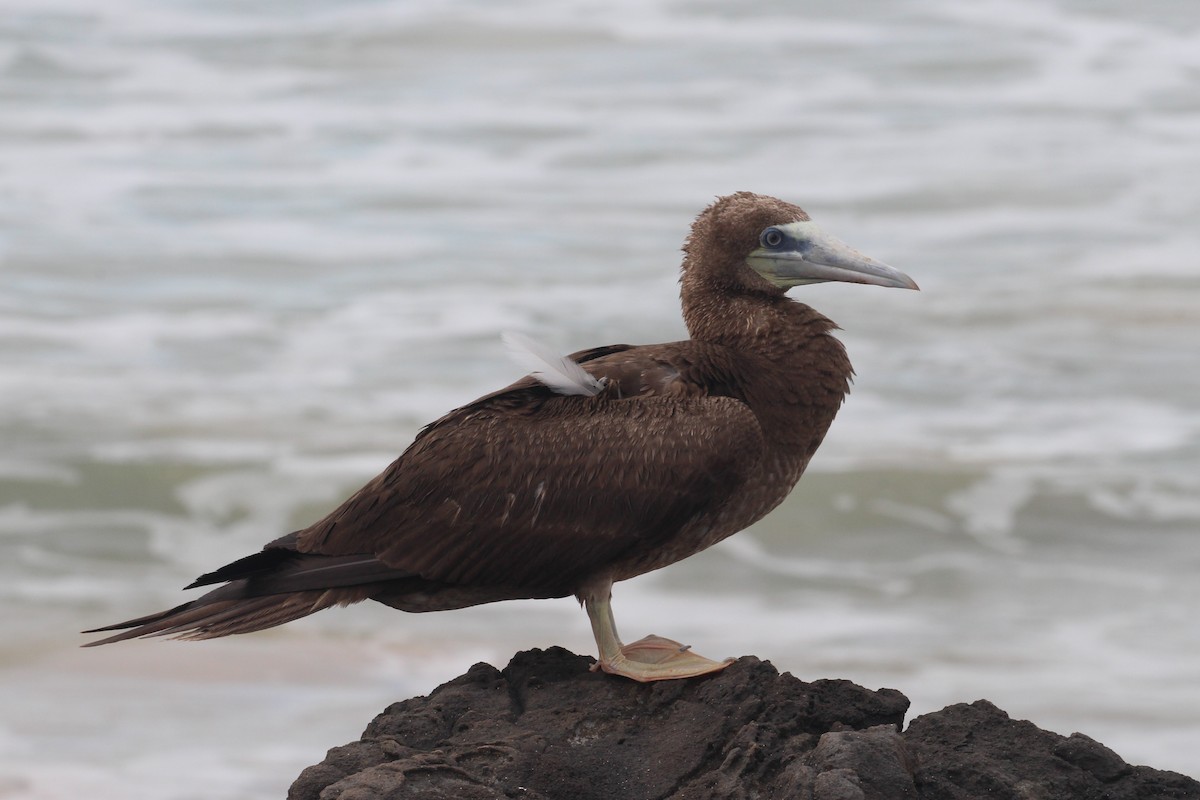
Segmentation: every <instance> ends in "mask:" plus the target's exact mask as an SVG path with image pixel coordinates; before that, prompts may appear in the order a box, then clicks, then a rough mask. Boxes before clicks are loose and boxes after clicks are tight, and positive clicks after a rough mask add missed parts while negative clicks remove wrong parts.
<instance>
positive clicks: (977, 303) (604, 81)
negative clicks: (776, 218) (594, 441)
mask: <svg viewBox="0 0 1200 800" xmlns="http://www.w3.org/2000/svg"><path fill="white" fill-rule="evenodd" d="M2 7H3V14H0V143H2V146H0V437H2V439H0V441H2V442H3V447H2V448H0V600H2V601H3V604H4V614H3V618H2V619H3V623H2V624H3V636H2V637H0V797H2V798H10V797H11V798H38V799H39V800H57V799H58V798H68V797H77V796H80V795H81V794H87V795H88V796H92V797H122V798H135V799H138V798H146V799H147V800H149V799H150V798H154V800H185V798H214V797H219V798H267V797H281V796H282V795H283V794H284V793H285V791H286V787H287V785H288V783H289V782H290V781H291V779H292V778H293V777H294V776H295V775H296V774H297V773H298V772H299V770H300V769H301V768H302V767H304V766H306V765H308V764H311V763H315V762H316V761H319V760H320V759H321V758H322V757H323V755H324V751H325V750H326V749H327V748H328V747H331V746H334V745H337V744H341V743H343V742H345V741H348V740H350V739H353V738H355V737H357V736H358V735H359V733H360V732H361V729H362V728H363V727H364V725H365V724H366V722H367V721H368V720H369V719H370V717H371V716H372V715H373V714H374V713H376V712H377V711H379V710H381V709H382V708H383V707H384V706H386V705H387V704H388V703H389V702H391V701H393V700H396V699H401V698H404V697H408V696H411V695H414V694H418V693H427V692H428V691H429V690H431V689H432V688H433V687H434V686H436V685H437V684H438V683H440V682H442V681H444V680H447V679H449V678H451V677H453V676H455V675H457V674H459V673H461V672H462V671H464V670H465V669H466V668H468V667H469V666H470V665H471V664H472V663H474V662H476V661H480V660H486V661H489V662H491V663H494V664H497V665H503V663H504V662H505V661H506V660H507V658H508V657H509V656H510V655H511V654H512V653H513V652H515V651H516V650H519V649H526V648H529V647H546V646H549V645H553V644H560V645H563V646H566V647H570V648H572V649H574V650H576V651H577V652H585V653H587V652H591V650H592V648H593V644H592V642H591V637H590V634H589V632H588V627H587V623H586V619H585V617H584V615H583V614H582V613H581V612H580V611H579V609H578V608H577V607H576V605H575V604H574V602H573V601H570V600H561V601H540V602H525V603H508V604H497V605H492V606H485V607H480V608H476V609H469V610H464V611H458V612H452V613H443V614H433V615H425V616H416V615H404V614H400V613H397V612H393V611H390V610H388V609H384V608H375V607H366V606H359V607H355V608H353V609H350V610H339V611H327V612H324V613H322V614H319V615H317V616H315V617H311V618H309V619H307V620H304V621H301V622H298V623H295V624H293V625H289V626H286V627H284V628H281V629H277V630H274V631H270V632H264V633H262V634H256V635H253V636H248V637H236V638H234V639H231V640H221V641H214V642H205V643H198V644H191V643H175V642H163V641H151V642H136V643H129V644H125V645H121V646H117V647H109V648H101V649H98V650H85V651H81V650H79V649H77V645H78V644H79V643H80V642H81V641H84V640H85V637H81V636H79V635H78V634H77V633H76V631H78V630H80V629H82V628H87V627H94V626H96V625H100V624H104V623H107V622H112V621H114V620H117V619H123V618H126V617H129V616H133V615H137V614H142V613H147V612H150V611H154V610H158V609H160V608H164V607H166V606H168V605H174V604H176V603H178V602H181V601H182V599H184V597H185V595H181V594H180V593H179V591H178V589H179V587H180V586H182V585H184V584H186V583H188V582H189V581H190V580H191V579H192V578H194V577H195V576H196V575H198V574H200V573H201V572H204V571H207V570H209V569H211V568H213V567H215V566H218V565H220V564H222V563H225V562H226V561H229V560H232V559H234V558H237V557H239V556H242V555H245V554H247V553H249V552H251V551H253V550H255V549H257V548H258V547H260V546H261V545H262V543H264V542H265V541H267V540H269V539H271V538H273V537H275V536H277V535H279V534H280V533H283V532H286V531H288V530H292V529H293V528H295V527H298V526H301V525H304V524H306V523H307V522H311V521H312V520H314V519H315V518H317V517H318V516H319V515H320V514H322V513H323V512H324V511H326V510H328V509H329V508H331V507H332V506H333V505H334V504H335V503H336V502H338V501H339V500H340V499H341V498H342V497H344V496H345V495H346V494H348V493H349V492H351V491H352V490H354V489H356V488H357V487H358V486H359V485H361V483H362V482H364V481H365V480H367V479H368V478H370V477H371V476H373V475H374V474H375V473H376V472H378V471H379V470H380V469H382V468H383V467H384V466H385V465H386V464H387V463H389V462H390V461H391V460H392V458H394V457H395V455H396V454H397V453H399V452H400V451H401V450H402V449H403V448H404V447H405V446H406V445H407V444H408V442H409V441H410V440H411V437H412V436H413V434H414V433H415V432H416V430H417V429H418V428H419V427H420V426H421V425H422V424H424V423H425V422H428V421H429V420H431V419H433V418H435V417H437V416H438V415H440V414H441V413H442V412H444V411H446V410H448V409H449V408H451V407H453V406H455V405H458V404H461V403H463V402H466V401H469V400H471V399H473V398H474V397H475V396H477V395H479V394H481V393H483V392H486V391H488V390H490V389H493V388H495V387H497V386H499V385H503V384H504V383H506V382H508V381H510V380H512V379H514V378H515V377H517V375H518V374H519V372H520V370H519V369H518V368H517V367H515V366H513V365H512V364H511V362H509V361H508V360H507V359H506V358H505V356H504V351H503V347H502V345H501V343H500V339H499V334H500V332H501V331H504V330H509V329H512V330H520V331H524V332H526V333H528V334H530V335H532V336H534V337H536V338H538V339H539V340H542V341H545V342H548V343H551V344H553V345H554V346H556V347H558V348H559V349H561V350H562V351H563V352H568V351H571V350H575V349H579V348H582V347H586V346H590V345H596V344H602V343H611V342H652V341H661V340H671V339H677V338H681V337H682V336H684V335H685V334H684V331H683V327H682V324H681V322H680V319H679V311H678V300H677V288H676V285H675V281H676V270H677V266H678V259H679V253H678V248H679V244H680V243H681V241H682V238H683V236H684V235H685V234H686V231H687V227H688V224H689V223H690V221H691V219H692V217H693V216H694V215H695V214H696V213H697V212H698V211H699V210H700V209H701V208H702V207H703V206H704V205H706V204H707V203H708V202H710V200H711V199H712V198H713V197H714V196H716V195H719V194H723V193H727V192H729V191H735V190H739V189H749V190H753V191H758V192H762V193H768V194H775V195H778V196H780V197H784V198H786V199H789V200H792V201H794V202H798V203H800V204H801V205H803V206H805V207H806V208H807V209H808V210H809V212H810V213H811V214H812V216H813V217H814V218H815V219H817V220H818V221H819V222H821V223H822V224H823V225H824V226H825V227H826V228H827V229H829V230H831V231H833V232H835V233H836V234H837V235H839V236H840V237H841V238H843V239H846V240H847V241H849V242H851V243H852V244H853V245H854V246H856V247H858V248H859V249H862V250H863V251H864V252H868V253H870V254H872V255H874V256H875V257H877V258H880V259H881V260H884V261H887V262H889V263H891V264H894V265H895V266H897V267H899V268H901V269H903V270H905V271H906V272H908V273H909V274H911V275H912V276H913V277H914V278H915V279H916V280H917V281H918V282H919V283H920V284H921V287H922V291H921V292H920V293H916V292H899V291H896V292H893V291H884V290H880V289H875V288H865V287H857V286H845V285H834V286H817V287H809V288H805V289H800V290H795V291H794V292H793V294H794V295H795V296H796V297H797V298H799V299H803V300H804V301H806V302H809V303H811V304H812V305H814V306H816V307H818V308H819V309H821V310H822V311H823V312H825V313H826V314H828V315H829V316H831V317H832V318H833V319H835V320H837V321H838V322H839V323H840V324H841V325H842V327H843V328H844V331H843V334H842V338H843V340H844V341H845V342H846V344H847V346H848V348H849V350H850V353H851V357H852V358H853V360H854V362H855V365H856V367H857V370H858V378H857V381H856V384H855V388H854V391H853V394H852V395H851V397H850V398H849V400H848V402H847V404H846V406H845V408H844V409H843V411H842V413H841V415H840V416H839V418H838V420H837V422H836V423H835V424H834V427H833V430H832V431H831V433H830V436H829V437H828V439H827V440H826V442H825V444H824V445H823V447H822V450H821V452H820V453H819V454H818V456H817V458H816V459H815V460H814V462H813V464H812V467H811V468H810V472H809V474H808V475H806V476H805V478H804V479H803V480H802V481H801V484H800V487H799V488H798V489H797V490H796V492H795V493H794V494H793V496H792V498H790V499H789V501H788V502H787V503H786V504H785V505H784V506H783V507H782V508H780V509H779V510H777V511H776V512H775V513H774V514H773V515H772V516H770V517H768V518H767V519H766V520H764V521H763V522H761V523H760V524H758V525H756V526H755V527H754V528H752V529H751V530H749V531H747V532H745V533H743V534H740V535H738V536H736V537H734V538H732V539H730V540H728V541H727V542H725V543H723V544H722V545H719V546H717V547H715V548H713V549H712V550H710V551H708V552H706V553H704V554H701V555H699V556H697V557H694V558H693V559H690V560H688V561H687V562H684V563H682V564H679V565H676V566H674V567H672V568H670V569H668V570H663V571H661V572H659V573H654V574H651V575H648V576H644V577H642V578H639V579H636V580H634V581H629V582H627V583H625V584H620V585H618V587H617V591H616V595H615V598H614V603H615V609H616V613H617V616H618V618H619V619H620V621H621V625H622V631H623V632H624V633H625V635H626V638H627V639H633V638H637V637H639V636H641V635H643V634H645V633H648V632H651V631H653V632H656V633H660V634H664V635H670V636H672V637H673V638H677V639H681V640H683V641H688V642H691V643H692V644H694V645H695V647H696V649H697V650H698V651H700V652H703V653H705V654H707V655H710V656H714V657H719V656H725V655H738V654H743V653H752V654H755V655H758V656H760V657H762V658H766V659H770V660H771V661H772V662H773V663H775V664H776V665H777V666H778V667H779V668H780V669H781V670H788V671H791V672H793V673H795V674H796V675H798V676H800V677H802V678H805V679H815V678H822V677H840V678H849V679H851V680H854V681H857V682H859V683H863V684H864V685H867V686H869V687H873V688H875V687H881V686H889V687H894V688H897V689H900V690H901V691H903V692H905V693H906V694H907V695H908V696H909V697H910V698H911V699H912V700H913V710H912V715H914V716H915V715H917V714H921V713H925V712H929V711H933V710H936V709H938V708H941V707H942V706H944V705H946V704H949V703H953V702H960V701H972V700H975V699H978V698H981V697H985V698H988V699H990V700H992V701H993V702H995V703H997V704H998V705H1000V706H1001V707H1002V708H1004V709H1006V710H1008V711H1009V712H1010V713H1011V714H1012V715H1014V716H1016V717H1020V718H1026V719H1030V720H1033V721H1034V722H1036V723H1037V724H1039V725H1040V726H1042V727H1045V728H1049V729H1052V730H1055V731H1058V732H1060V733H1063V734H1069V733H1071V732H1072V731H1081V732H1084V733H1086V734H1088V735H1090V736H1092V737H1093V738H1095V739H1098V740H1100V741H1101V742H1104V743H1105V744H1106V745H1108V746H1110V747H1112V748H1113V749H1115V750H1116V751H1117V752H1118V753H1120V754H1121V755H1122V756H1123V757H1125V758H1126V759H1127V760H1129V761H1131V762H1133V763H1144V764H1149V765H1151V766H1155V767H1160V768H1166V769H1174V770H1178V771H1181V772H1184V773H1187V774H1190V775H1193V776H1198V777H1200V716H1198V715H1197V713H1196V712H1197V710H1198V709H1200V626H1198V625H1197V622H1196V620H1197V615H1198V613H1200V582H1198V581H1197V580H1196V575H1197V572H1198V567H1200V256H1198V255H1197V254H1198V253H1200V227H1198V226H1197V224H1196V219H1197V218H1200V180H1198V176H1200V149H1198V148H1197V146H1196V143H1197V142H1198V141H1200V80H1198V77H1197V76H1200V9H1197V8H1196V7H1195V4H1194V3H1189V2H1182V1H1180V0H1147V2H1143V3H1138V4H1130V3H1115V2H1081V1H1080V0H1057V1H1054V0H1044V1H1043V2H1033V0H1013V1H1010V0H1006V1H1005V2H990V1H989V0H983V1H982V2H976V3H971V4H963V3H955V2H949V0H917V1H916V2H912V3H905V4H894V3H887V2H882V0H870V1H869V2H866V3H858V4H854V5H853V6H848V5H846V4H842V3H832V2H809V3H804V4H793V3H782V2H757V3H747V4H739V5H738V6H737V7H736V8H732V7H730V5H729V4H724V3H715V2H668V1H667V0H638V1H637V2H632V0H617V1H616V2H614V0H608V2H604V3H596V2H584V1H583V0H571V1H570V2H549V1H548V0H528V1H527V2H516V3H506V4H502V5H498V4H494V3H484V2H470V1H469V0H444V1H443V2H437V3H420V4H418V3H401V2H384V1H383V0H358V1H357V2H332V0H305V2H302V3H295V2H269V3H258V4H243V3H236V2H230V1H228V0H211V1H210V2H200V0H190V1H189V2H178V3H171V4H165V3H154V2H150V1H149V0H112V1H111V2H106V3H104V4H96V3H90V2H84V1H83V0H4V2H3V3H2Z"/></svg>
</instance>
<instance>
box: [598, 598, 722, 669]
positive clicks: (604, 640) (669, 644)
mask: <svg viewBox="0 0 1200 800" xmlns="http://www.w3.org/2000/svg"><path fill="white" fill-rule="evenodd" d="M596 588H597V590H598V591H594V592H588V593H586V594H585V595H584V596H583V605H584V608H585V609H587V615H588V619H589V620H591V622H592V634H593V635H594V636H595V637H596V645H597V647H599V649H600V660H599V661H597V662H596V663H595V664H594V665H593V666H592V670H593V671H595V670H597V669H600V670H603V671H604V672H607V673H609V674H610V675H623V676H625V677H626V678H631V679H632V680H635V681H638V682H641V683H646V682H649V681H666V680H673V679H676V678H694V677H696V676H697V675H707V674H708V673H710V672H718V671H720V670H723V669H725V667H727V666H729V665H730V664H732V663H733V659H732V658H727V659H725V660H724V661H713V660H712V659H711V658H705V657H704V656H701V655H697V654H696V653H693V652H692V651H691V649H690V646H689V645H684V644H680V643H679V642H676V641H672V640H671V639H664V638H663V637H661V636H655V635H653V634H651V635H650V636H647V637H645V638H644V639H639V640H638V641H636V642H634V643H633V644H622V643H621V638H620V637H619V636H617V623H616V620H614V619H613V613H612V603H611V599H612V591H611V590H612V584H611V583H610V582H607V581H606V582H605V585H603V586H598V587H596Z"/></svg>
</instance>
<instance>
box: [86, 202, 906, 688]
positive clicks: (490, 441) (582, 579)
mask: <svg viewBox="0 0 1200 800" xmlns="http://www.w3.org/2000/svg"><path fill="white" fill-rule="evenodd" d="M683 252H684V258H683V266H682V277H681V279H680V283H681V286H682V289H681V299H682V305H683V317H684V320H685V322H686V323H687V329H688V333H689V335H690V336H691V338H690V339H688V340H687V341H682V342H671V343H668V344H653V345H640V346H631V345H609V346H607V347H597V348H594V349H591V350H584V351H581V352H578V353H574V354H572V355H571V356H569V357H567V358H565V359H561V360H558V362H559V363H557V364H555V363H553V362H554V361H555V360H556V359H552V358H551V359H546V358H542V361H543V362H545V364H546V365H545V368H544V369H541V370H536V371H535V372H534V373H533V374H531V375H529V376H527V377H526V378H524V379H522V380H520V381H517V382H516V383H514V384H512V385H511V386H508V387H507V388H504V389H501V390H500V391H497V392H493V393H492V394H489V395H486V396H484V397H481V398H479V399H478V400H476V401H474V402H472V403H469V404H467V405H465V406H463V407H462V408H458V409H455V410H454V411H451V412H450V413H449V414H447V415H446V416H444V417H442V418H441V419H439V420H437V421H436V422H433V423H432V424H430V425H428V426H426V427H425V428H424V429H423V430H422V431H421V432H420V433H419V434H418V435H417V437H416V439H415V440H414V441H413V443H412V445H411V446H410V447H409V448H408V449H407V450H406V451H405V452H404V454H403V455H401V456H400V458H398V459H397V460H396V461H395V462H394V463H393V464H392V465H391V466H389V467H388V468H387V469H386V470H384V472H383V473H382V474H381V475H379V476H378V477H377V478H375V479H374V480H372V481H371V482H370V483H368V484H367V485H366V486H364V487H363V488H362V489H360V490H359V491H358V492H357V493H356V494H354V496H352V497H351V498H350V499H348V500H346V501H345V502H344V503H342V504H341V505H340V506H338V508H336V509H335V510H334V511H333V512H332V513H330V514H329V515H328V516H326V517H325V518H324V519H322V520H320V521H318V522H316V523H314V524H313V525H311V526H309V527H308V528H305V529H304V530H301V531H296V532H295V533H290V534H288V535H286V536H284V537H282V538H279V539H276V540H275V541H273V542H271V543H269V544H268V545H266V547H265V548H264V549H263V550H262V551H261V552H258V553H255V554H253V555H250V556H247V557H245V558H242V559H240V560H238V561H235V562H233V563H231V564H228V565H226V566H224V567H221V568H220V569H218V570H216V571H214V572H210V573H208V574H207V575H202V576H200V577H199V578H198V579H197V580H196V581H195V582H194V583H193V584H191V586H189V587H187V588H189V589H190V588H193V587H197V586H207V585H211V584H223V585H222V586H220V587H218V588H216V589H214V590H212V591H210V592H208V593H207V594H205V595H203V596H201V597H199V598H198V599H196V600H192V601H190V602H187V603H184V604H183V605H180V606H177V607H176V608H173V609H171V610H169V611H164V612H161V613H158V614H152V615H150V616H147V617H141V618H139V619H133V620H129V621H127V622H121V623H118V624H116V625H109V626H107V627H104V628H97V629H95V630H94V631H87V633H95V632H99V631H112V630H123V632H122V633H118V634H116V635H113V636H110V637H108V638H106V639H101V640H99V641H96V642H91V643H90V644H91V645H98V644H107V643H109V642H116V641H121V640H123V639H131V638H135V637H140V636H152V635H164V634H173V635H176V636H178V637H179V638H183V639H209V638H214V637H218V636H227V635H229V634H234V633H248V632H250V631H257V630H262V629H264V628H269V627H272V626H275V625H281V624H283V623H285V622H290V621H292V620H294V619H299V618H300V617H304V616H307V615H308V614H311V613H313V612H314V611H320V610H321V609H324V608H328V607H330V606H334V605H348V604H350V603H357V602H359V601H361V600H375V601H378V602H380V603H385V604H387V605H389V606H392V607H394V608H398V609H401V610H403V611H444V610H447V609H454V608H464V607H466V606H473V605H478V604H481V603H491V602H495V601H497V600H512V599H518V598H544V597H566V596H568V595H574V596H575V597H576V598H578V599H579V601H580V602H581V603H582V604H583V605H584V607H585V608H586V610H587V614H588V617H589V619H590V620H591V624H592V632H593V634H594V635H595V637H596V644H597V646H598V647H599V662H598V665H597V666H598V667H599V668H600V669H602V670H604V671H605V672H610V673H613V674H617V675H624V676H626V677H629V678H633V679H634V680H639V681H649V680H661V679H669V678H681V677H690V676H693V675H701V674H704V673H707V672H712V671H715V670H719V669H721V668H723V667H724V666H725V665H726V664H727V663H728V662H722V661H712V660H710V659H707V658H704V657H702V656H699V655H696V654H694V653H692V652H690V650H689V649H688V648H687V647H685V646H682V645H680V644H679V643H678V642H674V641H671V640H669V639H664V638H662V637H658V636H649V637H646V638H645V639H642V640H640V641H638V642H635V643H633V644H629V645H625V644H622V643H621V640H620V639H619V638H618V636H617V630H616V626H615V623H614V620H613V614H612V610H611V607H610V598H611V594H612V585H613V583H614V582H615V581H621V580H625V579H626V578H632V577H634V576H635V575H641V574H642V573H645V572H649V571H651V570H655V569H658V568H659V567H665V566H667V565H668V564H672V563H674V562H676V561H679V560H680V559H683V558H687V557H688V556H690V555H692V554H693V553H698V552H699V551H701V550H703V549H705V548H706V547H709V546H710V545H712V544H715V543H716V542H719V541H721V540H722V539H724V538H725V537H727V536H729V535H731V534H733V533H736V532H737V531H739V530H741V529H743V528H745V527H746V526H747V525H749V524H750V523H752V522H754V521H755V520H758V519H760V518H761V517H762V516H764V515H765V514H766V513H767V512H769V511H770V510H771V509H773V508H775V506H777V505H779V503H780V502H782V501H783V499H784V498H785V497H786V496H787V495H788V493H789V492H790V491H791V490H792V487H793V486H794V485H795V484H796V481H797V480H799V478H800V474H801V473H802V472H804V468H805V467H806V466H807V465H808V462H809V460H810V459H811V458H812V456H813V453H814V452H815V451H816V449H817V446H818V445H820V444H821V440H822V439H823V438H824V436H825V432H826V430H828V428H829V425H830V423H831V422H833V418H834V415H835V414H836V413H837V410H838V408H839V407H840V406H841V404H842V401H843V399H844V397H845V395H846V393H847V391H848V390H849V384H850V378H851V376H852V370H851V367H850V361H849V360H848V359H847V357H846V351H845V350H844V348H843V347H842V345H841V343H840V342H839V341H838V340H837V339H835V338H834V337H833V336H832V335H831V332H832V331H833V330H834V329H835V327H836V326H835V325H834V323H833V322H831V321H830V320H829V319H827V318H826V317H824V316H822V315H821V314H820V313H818V312H817V311H815V310H813V309H812V308H810V307H808V306H806V305H804V304H802V303H798V302H795V301H793V300H791V299H789V298H788V297H787V296H786V292H787V291H788V290H789V289H791V288H792V287H794V286H800V285H803V284H809V283H819V282H823V281H844V282H848V283H864V284H873V285H876V286H891V287H899V288H908V289H916V288H917V285H916V284H915V283H914V282H913V281H912V279H911V278H909V277H908V276H907V275H905V274H903V273H902V272H899V271H897V270H895V269H892V268H891V267H889V266H887V265H885V264H882V263H880V262H879V261H876V260H874V259H872V258H869V257H868V256H865V255H862V254H861V253H858V252H857V251H855V250H853V249H851V248H850V247H848V246H847V245H845V244H843V243H842V242H840V241H838V240H837V239H835V238H833V237H831V236H829V235H828V234H826V233H824V232H823V231H822V230H821V229H820V228H819V227H817V226H816V225H815V224H814V223H813V222H812V221H811V220H810V219H809V217H808V214H807V213H805V212H804V210H803V209H801V208H799V207H798V206H794V205H791V204H790V203H785V202H783V201H781V200H777V199H775V198H772V197H765V196H761V195H756V194H752V193H749V192H738V193H737V194H733V195H729V196H726V197H722V198H719V199H718V200H717V201H716V202H714V203H713V204H712V205H710V206H709V207H708V208H706V209H705V210H704V211H703V212H702V213H701V214H700V215H699V216H698V217H697V218H696V221H695V223H694V224H693V225H692V231H691V235H690V236H689V237H688V238H687V240H686V242H685V243H684V246H683ZM517 346H518V347H519V346H520V343H518V345H517ZM535 357H536V354H535Z"/></svg>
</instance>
